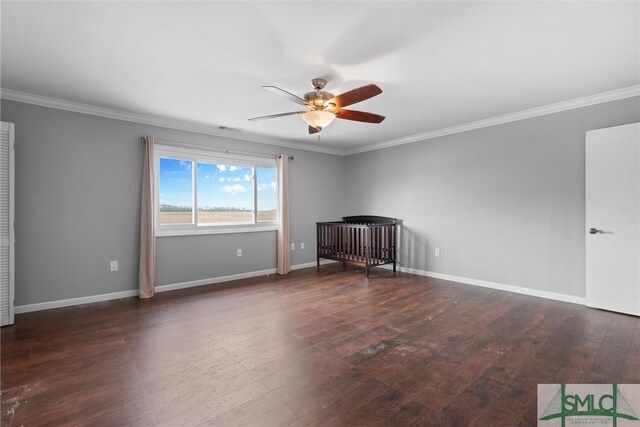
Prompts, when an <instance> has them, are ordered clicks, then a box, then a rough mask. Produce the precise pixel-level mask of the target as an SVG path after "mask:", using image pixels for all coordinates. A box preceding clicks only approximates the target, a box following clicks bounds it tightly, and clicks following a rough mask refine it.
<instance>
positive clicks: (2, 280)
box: [0, 122, 15, 326]
mask: <svg viewBox="0 0 640 427" xmlns="http://www.w3.org/2000/svg"><path fill="white" fill-rule="evenodd" d="M1 124H2V128H1V131H0V241H1V242H2V244H1V245H0V319H1V323H2V325H1V326H5V325H11V324H13V293H14V292H13V291H14V240H15V239H14V235H13V215H14V149H13V148H14V147H13V145H14V140H15V136H14V126H13V123H5V122H1Z"/></svg>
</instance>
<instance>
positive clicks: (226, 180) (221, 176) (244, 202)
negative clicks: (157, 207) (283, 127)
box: [160, 158, 277, 211]
mask: <svg viewBox="0 0 640 427" xmlns="http://www.w3.org/2000/svg"><path fill="white" fill-rule="evenodd" d="M192 165H193V163H192V162H191V161H190V160H179V159H168V158H161V159H160V204H161V205H171V206H178V207H189V208H191V207H192V203H193V202H192V192H193V186H192V170H191V168H192V167H193V166H192ZM256 175H257V177H256V178H257V179H256V185H257V193H258V210H259V211H267V210H275V209H276V203H277V197H276V195H277V192H276V169H275V168H267V167H256ZM197 180H198V210H208V209H216V208H231V209H238V210H252V209H253V168H252V167H246V166H234V165H222V164H213V163H204V162H199V163H197Z"/></svg>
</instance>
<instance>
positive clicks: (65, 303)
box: [14, 289, 138, 314]
mask: <svg viewBox="0 0 640 427" xmlns="http://www.w3.org/2000/svg"><path fill="white" fill-rule="evenodd" d="M137 295H138V290H137V289H135V290H131V291H122V292H112V293H110V294H100V295H90V296H87V297H80V298H70V299H62V300H57V301H47V302H39V303H36V304H25V305H17V306H16V307H15V308H14V313H15V314H20V313H29V312H32V311H42V310H50V309H52V308H61V307H69V306H72V305H80V304H90V303H92V302H100V301H108V300H112V299H120V298H128V297H135V296H137Z"/></svg>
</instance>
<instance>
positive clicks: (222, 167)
mask: <svg viewBox="0 0 640 427" xmlns="http://www.w3.org/2000/svg"><path fill="white" fill-rule="evenodd" d="M216 166H217V168H218V170H219V171H220V172H224V171H226V170H227V166H225V165H216Z"/></svg>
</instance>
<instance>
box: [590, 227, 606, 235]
mask: <svg viewBox="0 0 640 427" xmlns="http://www.w3.org/2000/svg"><path fill="white" fill-rule="evenodd" d="M588 231H589V234H598V233H604V231H602V230H598V229H597V228H590V229H589V230H588Z"/></svg>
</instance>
